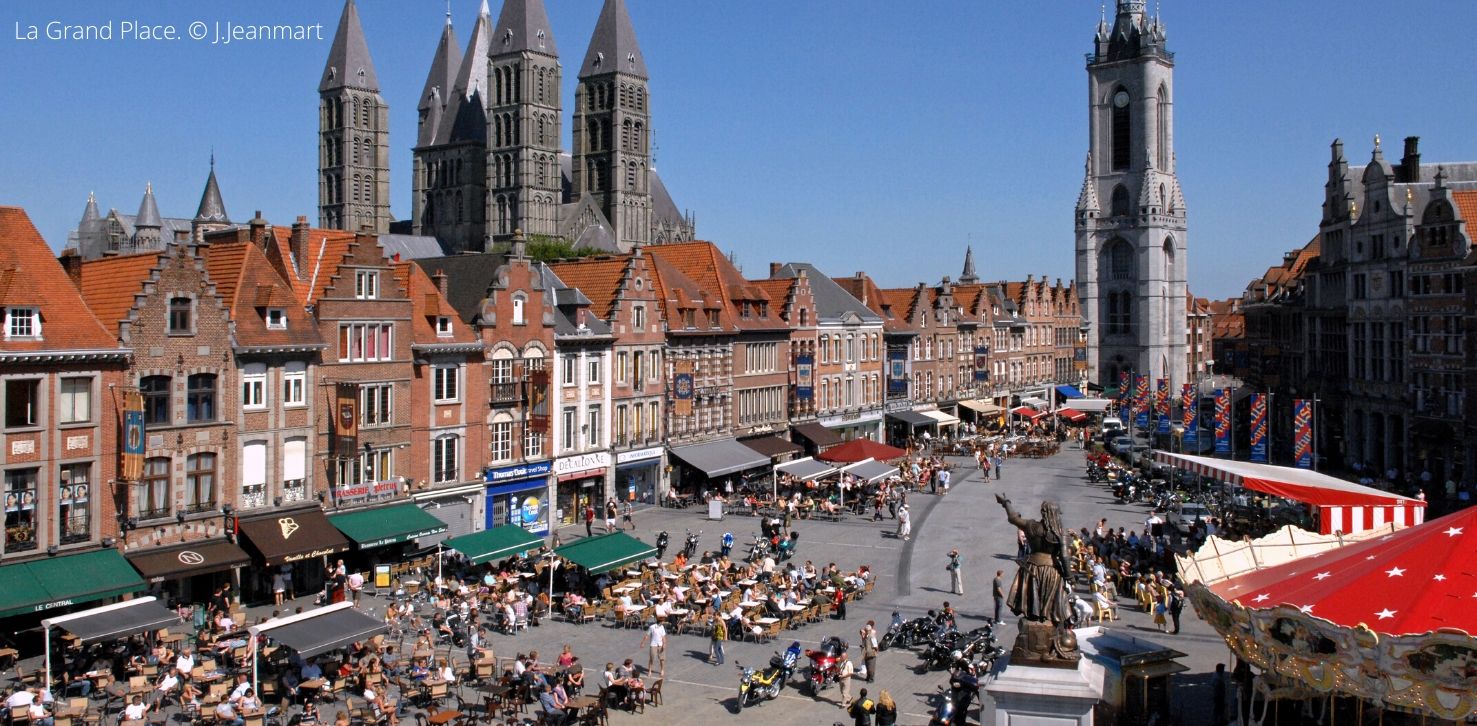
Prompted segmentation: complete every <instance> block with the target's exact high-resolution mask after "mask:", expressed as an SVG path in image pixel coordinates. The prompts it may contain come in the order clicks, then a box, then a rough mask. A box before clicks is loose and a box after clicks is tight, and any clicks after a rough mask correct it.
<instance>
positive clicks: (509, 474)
mask: <svg viewBox="0 0 1477 726" xmlns="http://www.w3.org/2000/svg"><path fill="white" fill-rule="evenodd" d="M553 468H554V465H553V463H552V462H548V461H535V462H533V463H531V464H519V465H517V466H505V467H503V468H501V469H489V470H487V471H486V472H484V473H483V475H482V479H483V480H484V481H486V482H487V483H489V484H496V483H498V482H504V481H515V480H518V479H532V478H533V477H536V476H546V475H547V474H548V473H549V472H550V471H552V470H553Z"/></svg>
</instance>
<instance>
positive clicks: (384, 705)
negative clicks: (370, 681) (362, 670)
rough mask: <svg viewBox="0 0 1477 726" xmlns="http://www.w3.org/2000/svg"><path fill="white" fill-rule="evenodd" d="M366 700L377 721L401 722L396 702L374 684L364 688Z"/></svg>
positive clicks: (237, 725) (239, 725) (391, 723)
mask: <svg viewBox="0 0 1477 726" xmlns="http://www.w3.org/2000/svg"><path fill="white" fill-rule="evenodd" d="M364 700H365V701H366V702H368V703H369V707H370V709H371V710H372V711H373V712H374V718H375V720H376V721H384V722H385V723H387V724H389V725H390V726H395V725H396V724H397V723H399V722H400V719H399V718H398V717H396V715H395V704H393V703H391V702H390V701H389V700H388V699H386V698H385V696H384V694H382V693H380V692H379V691H376V690H374V686H366V687H365V688H364ZM236 726H241V724H236Z"/></svg>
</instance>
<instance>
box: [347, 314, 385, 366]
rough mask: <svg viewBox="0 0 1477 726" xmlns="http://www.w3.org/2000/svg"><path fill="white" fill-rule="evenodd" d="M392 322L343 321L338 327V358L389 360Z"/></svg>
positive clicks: (348, 359)
mask: <svg viewBox="0 0 1477 726" xmlns="http://www.w3.org/2000/svg"><path fill="white" fill-rule="evenodd" d="M394 328H395V326H394V324H392V323H345V324H343V325H340V326H339V328H338V359H339V360H340V361H342V362H350V361H381V360H390V358H391V355H392V353H391V351H392V350H393V348H392V346H391V341H392V335H393V333H394Z"/></svg>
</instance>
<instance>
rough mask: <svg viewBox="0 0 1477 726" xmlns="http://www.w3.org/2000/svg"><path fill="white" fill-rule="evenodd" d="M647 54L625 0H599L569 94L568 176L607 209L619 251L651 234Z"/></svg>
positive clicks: (579, 190)
mask: <svg viewBox="0 0 1477 726" xmlns="http://www.w3.org/2000/svg"><path fill="white" fill-rule="evenodd" d="M647 79H648V76H647V73H646V61H645V60H644V59H643V58H642V57H641V47H640V45H639V44H638V43H637V42H636V29H635V28H634V27H632V25H631V16H630V15H629V14H628V13H627V12H626V3H625V0H605V6H604V7H603V8H601V10H600V19H599V20H598V21H597V22H596V24H595V33H594V35H593V36H592V37H591V38H590V48H589V50H588V51H586V52H585V60H584V62H583V63H582V64H581V65H580V71H579V85H578V87H577V88H576V90H575V97H574V128H573V129H572V131H573V134H572V136H573V139H574V148H573V149H572V153H573V160H572V164H571V177H572V184H573V186H574V194H575V195H576V196H578V195H581V194H589V195H590V196H591V198H592V199H593V201H594V203H595V204H596V206H598V207H600V209H601V211H602V212H604V213H605V218H606V219H608V220H609V221H610V226H611V228H612V229H613V230H614V231H615V236H616V243H617V245H618V246H619V247H620V249H621V250H623V251H624V250H629V249H631V248H632V247H633V246H635V245H637V244H646V243H647V242H649V241H650V236H651V181H650V176H649V175H648V173H647V172H648V170H649V169H650V168H651V143H650V139H651V107H650V100H651V99H650V95H649V94H648V89H647Z"/></svg>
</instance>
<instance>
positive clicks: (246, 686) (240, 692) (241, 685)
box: [231, 673, 251, 701]
mask: <svg viewBox="0 0 1477 726" xmlns="http://www.w3.org/2000/svg"><path fill="white" fill-rule="evenodd" d="M250 690H251V682H250V681H248V680H246V674H244V673H242V674H240V675H238V676H236V687H235V688H233V689H231V700H232V701H239V700H241V698H242V697H243V696H245V695H246V692H247V691H250Z"/></svg>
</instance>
